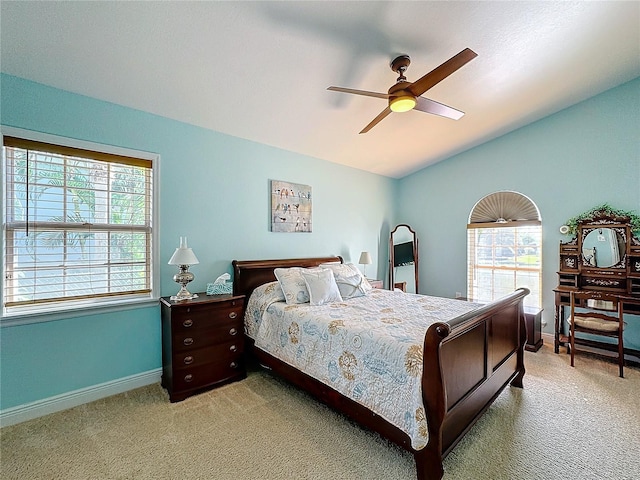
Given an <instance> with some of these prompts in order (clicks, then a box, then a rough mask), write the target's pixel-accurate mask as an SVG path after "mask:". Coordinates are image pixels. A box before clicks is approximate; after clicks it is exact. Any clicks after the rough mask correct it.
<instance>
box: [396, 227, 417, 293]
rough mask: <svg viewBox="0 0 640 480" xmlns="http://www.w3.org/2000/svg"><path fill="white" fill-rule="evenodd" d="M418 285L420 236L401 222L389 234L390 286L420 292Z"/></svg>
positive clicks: (404, 290)
mask: <svg viewBox="0 0 640 480" xmlns="http://www.w3.org/2000/svg"><path fill="white" fill-rule="evenodd" d="M418 285H419V282H418V237H417V235H416V232H415V231H414V230H413V229H412V228H411V227H410V226H409V225H406V224H404V223H401V224H399V225H396V227H395V228H394V229H393V230H392V231H391V234H390V235H389V288H390V289H392V290H393V289H399V290H402V291H403V292H409V293H419V290H418Z"/></svg>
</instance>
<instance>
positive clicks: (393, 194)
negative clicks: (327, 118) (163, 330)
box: [0, 75, 640, 409]
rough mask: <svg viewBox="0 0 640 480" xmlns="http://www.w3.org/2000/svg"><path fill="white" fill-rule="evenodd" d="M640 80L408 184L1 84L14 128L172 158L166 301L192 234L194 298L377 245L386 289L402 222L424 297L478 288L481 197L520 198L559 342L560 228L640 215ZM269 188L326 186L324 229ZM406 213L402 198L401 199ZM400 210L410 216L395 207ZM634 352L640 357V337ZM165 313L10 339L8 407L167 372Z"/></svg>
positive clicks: (0, 333)
mask: <svg viewBox="0 0 640 480" xmlns="http://www.w3.org/2000/svg"><path fill="white" fill-rule="evenodd" d="M639 112H640V79H637V80H634V81H633V82H630V83H628V84H626V85H623V86H621V87H618V88H615V89H613V90H610V91H608V92H605V93H604V94H601V95H599V96H597V97H594V98H593V99H590V100H587V101H585V102H582V103H581V104H579V105H576V106H574V107H571V108H569V109H567V110H564V111H562V112H560V113H558V114H555V115H553V116H550V117H547V118H546V119H543V120H541V121H539V122H536V123H534V124H532V125H530V126H527V127H524V128H522V129H519V130H517V131H515V132H512V133H510V134H508V135H505V136H503V137H501V138H499V139H497V140H494V141H491V142H489V143H487V144H484V145H482V146H479V147H476V148H474V149H472V150H470V151H468V152H465V153H463V154H460V155H457V156H455V157H453V158H451V159H448V160H446V161H444V162H440V163H438V164H436V165H433V166H431V167H428V168H426V169H424V170H422V171H420V172H417V173H416V174H414V175H411V176H409V177H406V178H404V179H402V180H400V181H396V180H391V179H388V178H385V177H381V176H378V175H373V174H368V173H366V172H362V171H359V170H355V169H351V168H347V167H342V166H339V165H336V164H332V163H329V162H325V161H321V160H318V159H314V158H310V157H306V156H303V155H298V154H295V153H291V152H286V151H283V150H279V149H276V148H272V147H268V146H265V145H260V144H256V143H253V142H249V141H246V140H242V139H239V138H235V137H230V136H227V135H223V134H220V133H217V132H212V131H209V130H205V129H202V128H198V127H194V126H191V125H187V124H184V123H180V122H176V121H172V120H168V119H166V118H161V117H158V116H154V115H151V114H147V113H144V112H140V111H136V110H131V109H127V108H124V107H120V106H117V105H113V104H109V103H106V102H102V101H98V100H95V99H91V98H87V97H83V96H80V95H75V94H71V93H68V92H64V91H61V90H57V89H54V88H50V87H47V86H43V85H40V84H35V83H32V82H29V81H25V80H22V79H19V78H16V77H12V76H7V75H0V123H2V124H3V125H8V126H13V127H18V128H25V129H29V130H34V131H39V132H45V133H50V134H55V135H61V136H66V137H71V138H78V139H82V140H87V141H93V142H98V143H105V144H109V145H116V146H121V147H126V148H132V149H137V150H145V151H150V152H155V153H159V154H160V155H161V161H160V162H161V181H160V188H159V192H158V194H159V198H160V222H159V225H157V226H156V227H157V228H159V231H160V257H161V262H160V263H161V265H160V268H161V279H162V280H161V294H162V295H170V294H172V293H174V292H175V290H176V287H177V286H176V284H175V283H174V282H173V281H172V280H171V277H172V276H173V274H174V268H173V267H170V266H168V265H166V261H167V259H168V258H169V257H170V255H171V253H172V252H173V249H174V248H175V247H176V246H177V243H178V237H179V236H181V235H186V236H188V238H189V244H190V246H192V247H193V249H194V251H195V253H196V254H197V256H198V258H199V260H200V262H201V263H200V264H199V265H196V266H194V267H192V269H191V270H192V271H193V273H194V274H195V275H196V279H195V281H194V282H193V283H192V284H191V285H193V290H194V291H197V290H204V286H205V284H206V282H207V281H211V280H212V279H213V278H215V277H216V276H217V275H219V274H220V273H222V272H224V271H227V272H231V269H230V261H231V260H232V259H234V258H238V259H253V258H266V257H272V258H281V257H291V256H300V257H303V256H315V255H325V254H340V255H343V256H344V257H345V258H346V259H347V260H351V261H354V262H357V260H358V256H359V253H360V251H361V250H368V251H370V252H371V254H372V256H373V261H374V265H370V266H368V267H367V274H368V276H370V277H374V276H376V277H377V278H385V275H386V262H387V238H388V234H389V230H390V228H389V227H390V225H391V226H392V225H395V224H396V223H408V224H410V225H412V226H413V228H414V229H415V230H416V231H417V233H418V235H419V238H420V254H421V256H420V267H421V271H420V285H421V293H428V294H434V295H442V296H453V295H454V293H455V292H456V291H459V292H464V291H466V223H467V218H468V215H469V212H470V210H471V208H472V207H473V205H474V204H475V202H476V201H477V200H479V199H480V198H481V197H482V196H484V195H485V194H487V193H491V192H493V191H497V190H503V189H509V190H517V191H519V192H522V193H524V194H526V195H528V196H529V197H531V198H532V199H533V200H534V201H535V202H536V204H537V205H538V207H539V208H540V210H541V213H542V218H543V229H544V237H543V243H544V252H543V262H544V274H543V289H544V294H543V295H544V298H543V302H544V308H545V312H544V316H545V320H546V321H547V322H548V325H547V327H546V329H545V330H546V331H548V332H551V331H552V324H553V296H552V292H551V290H552V288H554V287H555V285H556V282H557V280H556V273H555V272H556V270H557V268H558V256H557V250H558V243H559V241H560V240H561V239H562V238H564V237H562V236H561V235H560V233H559V232H558V227H559V226H560V225H562V224H563V223H564V221H565V220H567V219H568V218H570V217H573V216H574V215H576V214H578V213H581V212H583V211H585V210H588V209H590V208H592V207H593V206H595V205H597V204H600V203H603V202H608V203H610V204H611V205H612V206H615V207H617V208H622V209H629V210H640V143H639V139H640V113H639ZM269 179H279V180H287V181H292V182H296V183H305V184H309V185H311V186H312V187H313V196H314V206H313V209H314V210H313V224H314V227H313V228H314V231H313V233H311V234H274V233H271V232H269V231H268V228H269V223H268V222H269V200H268V194H269V183H268V181H269ZM394 202H395V203H394ZM396 211H397V212H398V214H397V215H395V212H396ZM631 333H632V336H631V338H630V341H628V344H629V346H631V347H633V348H640V335H637V334H636V333H634V332H631ZM160 355H161V354H160V319H159V311H158V308H157V307H147V308H140V309H135V310H129V311H124V312H117V313H116V314H107V313H104V314H99V315H90V316H80V317H74V318H69V319H64V320H59V321H54V322H48V323H41V324H33V325H25V326H19V327H5V328H2V329H0V369H1V371H0V408H2V409H6V408H10V407H12V406H16V405H22V404H25V403H28V402H32V401H37V400H40V399H45V398H48V397H51V396H54V395H57V394H63V393H65V392H69V391H73V390H75V389H80V388H83V387H89V386H92V385H95V384H99V383H101V382H108V381H111V380H116V379H119V378H122V377H126V376H129V375H135V374H138V373H141V372H146V371H149V370H152V369H155V368H159V367H160V365H161V358H160Z"/></svg>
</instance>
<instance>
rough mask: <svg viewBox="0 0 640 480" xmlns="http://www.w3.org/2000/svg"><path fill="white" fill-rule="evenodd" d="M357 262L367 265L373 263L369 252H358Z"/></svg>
mask: <svg viewBox="0 0 640 480" xmlns="http://www.w3.org/2000/svg"><path fill="white" fill-rule="evenodd" d="M358 263H359V264H361V265H369V264H371V263H373V262H372V261H371V255H370V254H369V252H362V253H361V254H360V261H359V262H358Z"/></svg>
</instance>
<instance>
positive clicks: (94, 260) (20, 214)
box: [3, 136, 153, 308]
mask: <svg viewBox="0 0 640 480" xmlns="http://www.w3.org/2000/svg"><path fill="white" fill-rule="evenodd" d="M3 150H4V155H5V187H6V188H5V223H4V232H3V233H4V236H5V265H4V272H5V282H4V292H3V294H4V306H5V307H7V308H10V307H15V306H20V305H28V304H38V303H46V302H66V301H74V300H79V299H87V298H98V297H114V296H121V297H127V296H131V295H139V294H148V293H149V292H151V278H152V274H151V269H152V260H151V252H152V248H151V247H152V246H151V241H152V194H153V192H152V185H153V181H152V162H151V161H150V160H146V159H139V158H133V157H126V156H122V155H113V154H110V153H105V152H99V151H92V150H84V149H77V148H73V147H68V146H61V145H54V144H49V143H43V142H36V141H32V140H27V139H22V138H17V137H10V136H5V137H4V149H3Z"/></svg>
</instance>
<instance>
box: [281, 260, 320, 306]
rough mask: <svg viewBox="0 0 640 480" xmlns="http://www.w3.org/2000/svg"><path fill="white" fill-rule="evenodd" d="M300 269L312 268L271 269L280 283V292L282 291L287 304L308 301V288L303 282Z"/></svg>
mask: <svg viewBox="0 0 640 480" xmlns="http://www.w3.org/2000/svg"><path fill="white" fill-rule="evenodd" d="M302 270H312V269H305V268H301V267H291V268H276V269H275V270H274V271H273V273H274V274H275V275H276V278H277V279H278V282H279V283H280V288H282V293H284V298H285V301H286V302H287V304H288V305H293V304H296V303H309V290H307V284H306V283H304V278H302V273H301V272H302Z"/></svg>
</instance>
